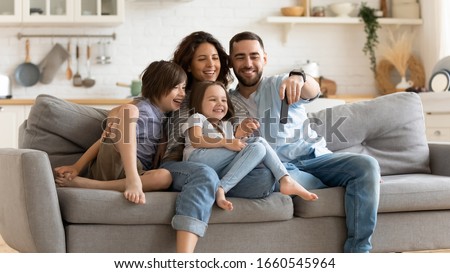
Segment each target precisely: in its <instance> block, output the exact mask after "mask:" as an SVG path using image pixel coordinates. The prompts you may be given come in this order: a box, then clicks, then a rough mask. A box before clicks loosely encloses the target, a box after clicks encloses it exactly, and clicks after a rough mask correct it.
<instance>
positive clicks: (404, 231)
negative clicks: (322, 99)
mask: <svg viewBox="0 0 450 273" xmlns="http://www.w3.org/2000/svg"><path fill="white" fill-rule="evenodd" d="M105 114H106V113H105V111H104V110H99V109H94V108H91V107H88V106H81V105H76V104H73V103H69V102H67V101H64V100H60V99H57V98H55V97H52V96H48V95H40V96H38V97H37V99H36V103H35V105H34V106H33V108H32V110H31V112H30V115H29V117H28V120H27V121H26V122H25V123H24V124H23V125H22V126H21V128H20V141H19V142H20V147H21V148H20V149H0V166H1V169H0V234H1V235H2V237H3V239H4V240H5V241H6V243H7V244H8V245H9V246H11V247H12V248H14V249H16V250H18V251H19V252H174V251H175V231H174V230H173V229H172V227H171V225H170V222H171V218H172V216H173V214H174V209H175V208H174V206H175V198H176V196H177V193H175V192H149V193H146V199H147V200H148V202H147V203H146V204H145V205H134V204H131V203H130V202H127V201H126V200H125V199H124V198H123V195H122V193H119V192H114V191H102V190H87V189H77V188H56V187H55V184H54V180H53V172H52V168H53V167H55V166H59V165H63V164H70V163H72V162H73V161H75V160H76V159H77V158H78V157H79V156H80V155H81V154H82V153H83V152H84V151H85V149H86V148H88V147H89V146H90V144H91V143H92V142H93V141H95V140H96V138H97V137H98V136H99V135H100V132H101V123H102V120H103V119H104V117H105ZM310 117H311V118H312V126H313V127H315V128H316V130H317V131H318V132H319V134H321V135H323V136H324V137H326V139H327V142H328V144H329V148H330V149H331V150H333V151H335V152H347V151H349V152H356V153H364V154H369V155H372V156H374V157H375V158H377V159H378V161H379V163H380V166H381V171H382V177H383V182H382V184H381V193H380V206H379V214H378V224H377V228H376V230H375V234H374V236H373V238H372V243H373V252H403V251H415V250H428V249H448V248H450V233H449V232H448V231H449V230H450V160H449V158H448V155H449V154H450V145H449V144H438V143H427V141H426V138H425V128H424V121H423V113H422V104H421V101H420V98H419V96H418V95H417V94H415V93H405V92H403V93H396V94H390V95H386V96H382V97H378V98H376V99H373V100H371V101H364V102H355V103H351V104H346V105H340V106H336V107H333V108H331V109H327V110H322V111H319V112H317V113H311V114H310ZM314 192H315V193H317V194H318V195H319V200H318V201H316V202H306V201H303V200H302V199H300V198H293V199H292V198H291V197H289V196H284V195H282V194H279V193H274V194H272V195H270V196H269V197H268V198H265V199H256V200H248V199H238V198H235V199H233V203H234V207H235V209H234V210H233V211H232V212H227V211H224V210H221V209H219V208H217V207H214V208H213V213H212V216H211V220H210V223H209V227H208V230H207V233H206V236H205V237H204V238H201V239H200V240H199V243H198V247H197V249H196V251H197V252H341V251H342V250H343V244H344V240H345V238H346V227H345V213H344V207H343V203H344V202H343V198H344V194H343V193H344V189H343V188H328V189H320V190H314Z"/></svg>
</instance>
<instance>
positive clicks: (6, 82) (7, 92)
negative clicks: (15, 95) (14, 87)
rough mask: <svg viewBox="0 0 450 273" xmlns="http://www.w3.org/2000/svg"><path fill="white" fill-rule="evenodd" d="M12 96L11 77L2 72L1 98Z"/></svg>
mask: <svg viewBox="0 0 450 273" xmlns="http://www.w3.org/2000/svg"><path fill="white" fill-rule="evenodd" d="M11 97H12V94H11V79H10V78H9V77H8V76H6V75H1V74H0V99H10V98H11Z"/></svg>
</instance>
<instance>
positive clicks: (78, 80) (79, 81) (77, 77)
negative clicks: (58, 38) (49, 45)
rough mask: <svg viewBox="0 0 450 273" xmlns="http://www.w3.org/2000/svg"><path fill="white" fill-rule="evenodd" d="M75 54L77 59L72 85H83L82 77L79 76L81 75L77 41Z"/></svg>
mask: <svg viewBox="0 0 450 273" xmlns="http://www.w3.org/2000/svg"><path fill="white" fill-rule="evenodd" d="M75 56H76V59H77V72H76V73H75V75H74V76H73V85H74V86H83V79H82V78H81V75H80V47H79V46H78V43H77V46H76V50H75Z"/></svg>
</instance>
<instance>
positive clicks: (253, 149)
mask: <svg viewBox="0 0 450 273" xmlns="http://www.w3.org/2000/svg"><path fill="white" fill-rule="evenodd" d="M246 142H247V146H246V147H245V148H244V149H242V150H241V151H239V152H236V151H231V150H228V149H226V148H214V149H208V148H204V149H196V150H194V151H193V152H192V153H191V155H190V156H189V159H188V160H189V161H193V162H199V163H204V164H206V165H208V166H210V167H211V168H213V169H214V170H215V171H216V172H217V173H218V174H219V177H220V178H221V180H220V184H219V186H220V187H222V188H223V189H224V191H225V193H227V192H228V191H229V190H230V189H232V188H233V187H234V186H236V185H237V184H238V183H239V181H241V180H242V179H243V178H244V177H245V176H246V175H247V174H248V173H250V171H252V170H253V169H254V168H255V167H256V166H257V165H259V164H260V163H261V162H262V163H264V165H265V166H266V167H268V168H269V169H270V170H271V171H272V174H273V175H274V176H275V179H276V180H277V181H278V180H279V179H281V177H283V176H285V175H288V171H287V170H286V168H285V167H284V165H283V163H281V161H280V159H279V158H278V156H277V154H276V153H275V151H274V150H273V149H272V147H270V145H269V144H268V143H267V141H266V140H265V139H263V138H260V137H252V138H249V139H247V141H246Z"/></svg>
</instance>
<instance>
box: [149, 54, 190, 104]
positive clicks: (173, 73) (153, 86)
mask: <svg viewBox="0 0 450 273" xmlns="http://www.w3.org/2000/svg"><path fill="white" fill-rule="evenodd" d="M186 79H187V76H186V73H185V72H184V70H183V69H182V68H181V67H180V66H179V65H177V64H176V63H174V62H170V61H164V60H161V61H155V62H152V63H151V64H149V66H147V68H145V70H144V71H143V72H142V90H141V95H142V97H144V98H147V99H149V100H150V101H151V102H152V103H155V102H156V101H157V100H159V99H160V98H162V97H164V96H166V95H168V94H169V93H170V92H171V91H172V89H173V88H174V87H175V86H177V85H178V84H180V83H182V82H186Z"/></svg>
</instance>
